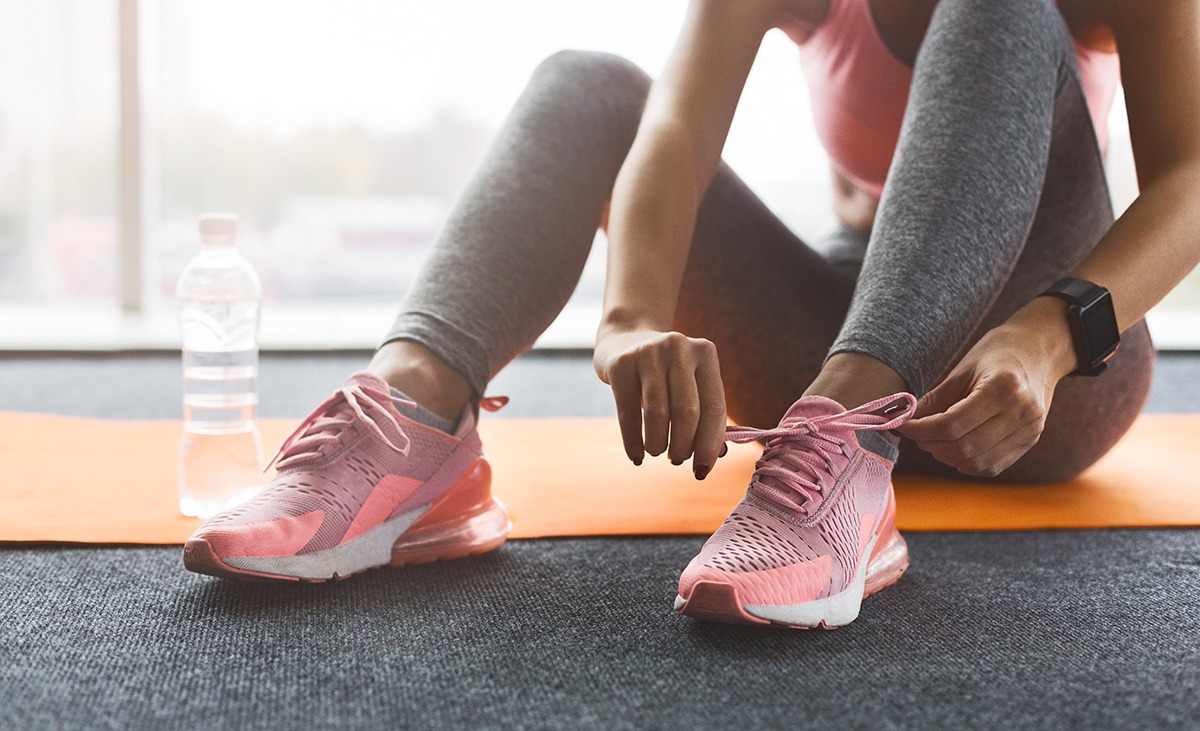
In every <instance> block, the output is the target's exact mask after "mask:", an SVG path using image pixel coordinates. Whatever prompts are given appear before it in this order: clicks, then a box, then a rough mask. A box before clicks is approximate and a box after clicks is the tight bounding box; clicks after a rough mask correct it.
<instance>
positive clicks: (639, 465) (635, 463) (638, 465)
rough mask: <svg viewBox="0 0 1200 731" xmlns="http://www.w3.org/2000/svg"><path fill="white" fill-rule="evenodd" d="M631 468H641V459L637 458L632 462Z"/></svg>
mask: <svg viewBox="0 0 1200 731" xmlns="http://www.w3.org/2000/svg"><path fill="white" fill-rule="evenodd" d="M633 466H634V467H641V466H642V459H641V457H639V458H637V459H635V460H633Z"/></svg>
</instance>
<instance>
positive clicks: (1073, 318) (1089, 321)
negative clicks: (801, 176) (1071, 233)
mask: <svg viewBox="0 0 1200 731" xmlns="http://www.w3.org/2000/svg"><path fill="white" fill-rule="evenodd" d="M1042 296H1043V297H1057V298H1059V299H1061V300H1065V301H1066V302H1067V323H1068V324H1069V325H1070V327H1071V340H1072V341H1073V342H1074V344H1075V355H1076V357H1077V358H1078V359H1079V367H1078V368H1076V369H1075V370H1074V371H1072V372H1071V373H1070V375H1072V376H1098V375H1100V374H1101V373H1103V372H1104V370H1105V369H1106V368H1108V359H1109V358H1111V357H1112V356H1113V353H1115V352H1117V347H1118V346H1119V345H1120V344H1121V331H1120V330H1119V329H1118V328H1117V315H1116V312H1115V311H1114V310H1113V302H1112V295H1111V294H1109V291H1108V290H1107V289H1105V288H1104V287H1101V286H1100V285H1098V284H1094V283H1092V282H1089V281H1087V280H1084V279H1074V278H1072V277H1067V278H1066V279H1060V280H1058V281H1057V282H1055V283H1054V286H1052V287H1051V288H1050V289H1047V290H1046V291H1045V292H1043V293H1042Z"/></svg>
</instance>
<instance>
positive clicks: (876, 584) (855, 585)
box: [675, 528, 908, 629]
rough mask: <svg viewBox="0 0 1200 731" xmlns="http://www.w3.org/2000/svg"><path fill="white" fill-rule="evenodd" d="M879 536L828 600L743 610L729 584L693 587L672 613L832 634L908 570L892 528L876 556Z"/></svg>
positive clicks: (899, 538) (901, 539)
mask: <svg viewBox="0 0 1200 731" xmlns="http://www.w3.org/2000/svg"><path fill="white" fill-rule="evenodd" d="M878 538H879V535H878V534H876V535H873V536H871V540H870V542H869V543H868V544H867V547H866V550H865V551H863V553H864V555H866V556H870V557H871V558H870V560H868V561H860V562H859V568H858V570H857V571H856V572H855V575H854V580H853V581H852V582H851V583H850V586H848V587H846V588H845V589H843V590H842V591H840V592H838V593H837V594H834V595H832V596H828V597H823V598H821V599H816V600H814V601H810V602H801V603H799V604H743V603H742V601H741V597H740V596H739V595H738V591H737V587H736V586H734V585H733V584H729V583H725V582H719V581H698V582H696V583H695V584H694V585H693V586H692V590H691V592H690V593H689V595H688V598H687V599H684V598H683V597H682V596H678V595H677V596H676V597H675V611H676V612H678V613H680V614H685V615H687V616H689V617H694V618H696V619H703V620H709V621H714V622H726V623H732V624H766V625H779V626H782V627H789V628H793V629H818V628H820V629H836V628H838V627H843V626H845V625H847V624H850V623H851V622H853V621H854V620H855V619H857V618H858V613H859V609H860V607H861V605H862V600H863V599H865V598H866V597H868V596H870V595H872V594H874V593H875V592H877V591H879V590H880V589H883V588H885V587H888V586H890V585H892V584H894V583H896V581H897V580H899V578H900V577H901V576H902V575H903V574H904V572H905V570H906V569H907V568H908V544H907V543H906V542H905V540H904V537H903V536H901V535H900V532H899V531H897V530H895V528H892V530H891V535H889V536H888V538H887V540H888V542H887V544H885V545H884V547H883V548H882V549H881V550H880V551H879V552H878V553H877V554H876V553H874V546H875V542H876V540H878Z"/></svg>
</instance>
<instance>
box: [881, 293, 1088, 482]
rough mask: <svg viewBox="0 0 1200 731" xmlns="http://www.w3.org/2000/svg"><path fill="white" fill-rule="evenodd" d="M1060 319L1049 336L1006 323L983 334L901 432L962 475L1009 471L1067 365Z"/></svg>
mask: <svg viewBox="0 0 1200 731" xmlns="http://www.w3.org/2000/svg"><path fill="white" fill-rule="evenodd" d="M1042 299H1045V298H1042ZM1060 312H1061V311H1060ZM1059 317H1061V314H1060V315H1059ZM1060 322H1062V323H1063V324H1062V325H1061V326H1060V328H1061V329H1059V328H1053V329H1052V330H1051V331H1052V332H1054V333H1056V335H1057V337H1050V338H1046V337H1038V335H1043V334H1045V333H1046V330H1041V331H1040V332H1039V330H1037V329H1034V330H1032V331H1031V329H1030V328H1029V327H1026V326H1022V325H1021V324H1018V323H1014V322H1013V321H1009V322H1008V323H1005V324H1004V325H1001V326H1000V327H997V328H995V329H994V330H991V331H989V332H988V333H987V334H985V335H984V336H983V337H982V338H981V339H980V340H979V342H978V343H976V344H975V345H974V347H972V348H971V349H970V350H969V351H967V354H966V356H964V357H963V359H962V360H961V361H959V363H958V365H956V366H955V367H954V369H953V370H951V371H950V375H948V376H946V378H945V380H943V381H942V382H941V383H939V384H938V385H937V387H936V388H934V389H933V390H932V391H930V392H929V393H928V394H926V395H925V396H924V398H922V399H921V400H920V402H919V404H918V406H917V412H916V416H915V417H914V418H913V419H912V420H911V421H909V422H908V423H907V424H905V425H904V426H902V427H901V428H900V429H899V430H898V431H899V432H900V434H902V435H903V436H905V437H907V438H909V439H911V440H913V441H914V442H916V443H917V446H919V447H920V448H921V449H923V450H925V451H926V452H929V453H930V454H931V455H933V456H934V457H935V458H936V459H937V460H938V461H940V462H944V463H945V464H948V465H950V466H951V467H955V468H957V469H958V471H960V472H963V473H965V474H968V475H974V476H979V477H995V476H996V475H998V474H1000V473H1001V472H1003V471H1004V470H1006V469H1008V467H1009V466H1011V465H1012V464H1013V463H1014V462H1016V461H1017V460H1018V459H1020V458H1021V456H1022V455H1024V454H1025V453H1026V452H1028V451H1029V449H1030V448H1031V447H1033V445H1034V444H1037V441H1038V439H1039V438H1040V437H1041V434H1042V428H1043V427H1044V426H1045V423H1046V415H1047V414H1048V413H1049V411H1050V401H1051V398H1052V397H1053V395H1054V387H1055V386H1056V385H1057V384H1058V381H1059V379H1060V378H1062V377H1063V376H1065V375H1066V374H1067V373H1069V372H1070V371H1071V370H1072V369H1073V368H1074V358H1075V355H1074V350H1073V348H1071V347H1070V335H1069V334H1067V335H1066V343H1067V344H1066V347H1064V346H1063V342H1062V335H1064V334H1065V333H1064V331H1065V330H1066V326H1065V321H1061V320H1060Z"/></svg>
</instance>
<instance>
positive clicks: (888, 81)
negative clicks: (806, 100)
mask: <svg viewBox="0 0 1200 731" xmlns="http://www.w3.org/2000/svg"><path fill="white" fill-rule="evenodd" d="M1075 54H1076V58H1077V59H1078V61H1079V75H1080V79H1081V81H1082V83H1083V91H1084V94H1085V96H1086V97H1087V103H1088V110H1089V111H1090V112H1091V116H1092V125H1093V126H1094V127H1095V129H1096V136H1097V138H1098V140H1099V142H1100V149H1101V150H1104V149H1106V148H1107V146H1108V110H1109V108H1110V107H1111V106H1112V101H1113V97H1114V96H1115V95H1116V91H1117V83H1118V80H1119V78H1120V65H1119V61H1118V59H1117V55H1116V54H1115V53H1104V52H1101V51H1094V50H1091V49H1088V48H1084V47H1083V46H1081V45H1080V44H1079V43H1078V42H1076V43H1075ZM800 57H801V60H802V61H803V64H804V72H805V76H806V77H807V78H808V89H809V94H810V96H811V99H812V110H813V117H814V120H815V122H816V127H817V136H818V137H819V138H820V139H821V142H822V144H824V145H825V149H826V150H827V151H828V153H829V157H830V159H831V160H832V162H833V165H834V166H835V167H836V168H837V169H838V170H839V171H840V172H841V173H842V174H843V175H845V176H846V177H847V178H849V179H850V181H851V182H853V183H854V184H855V185H857V186H858V187H859V188H861V189H863V190H865V191H867V192H869V193H872V194H874V195H875V196H877V197H878V196H879V195H880V194H881V193H882V192H883V182H884V180H885V179H886V178H887V172H888V168H889V167H890V166H891V163H892V155H893V154H894V153H895V151H896V142H897V140H899V138H900V123H901V121H902V119H903V117H904V107H905V105H906V104H907V103H908V87H909V86H910V85H911V83H912V69H911V68H909V67H908V66H906V65H905V64H904V63H902V62H901V61H900V60H899V59H897V58H896V57H895V56H893V55H892V52H891V51H889V50H888V48H887V46H886V45H884V43H883V39H882V38H880V36H879V32H878V30H877V29H876V27H875V21H874V19H873V18H872V17H871V9H870V7H868V5H867V0H830V6H829V12H828V15H827V16H826V18H825V21H824V22H823V23H822V24H821V26H820V27H819V28H818V29H817V30H816V32H814V33H813V34H812V36H810V37H809V38H808V40H806V41H805V42H804V43H803V44H801V46H800Z"/></svg>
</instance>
